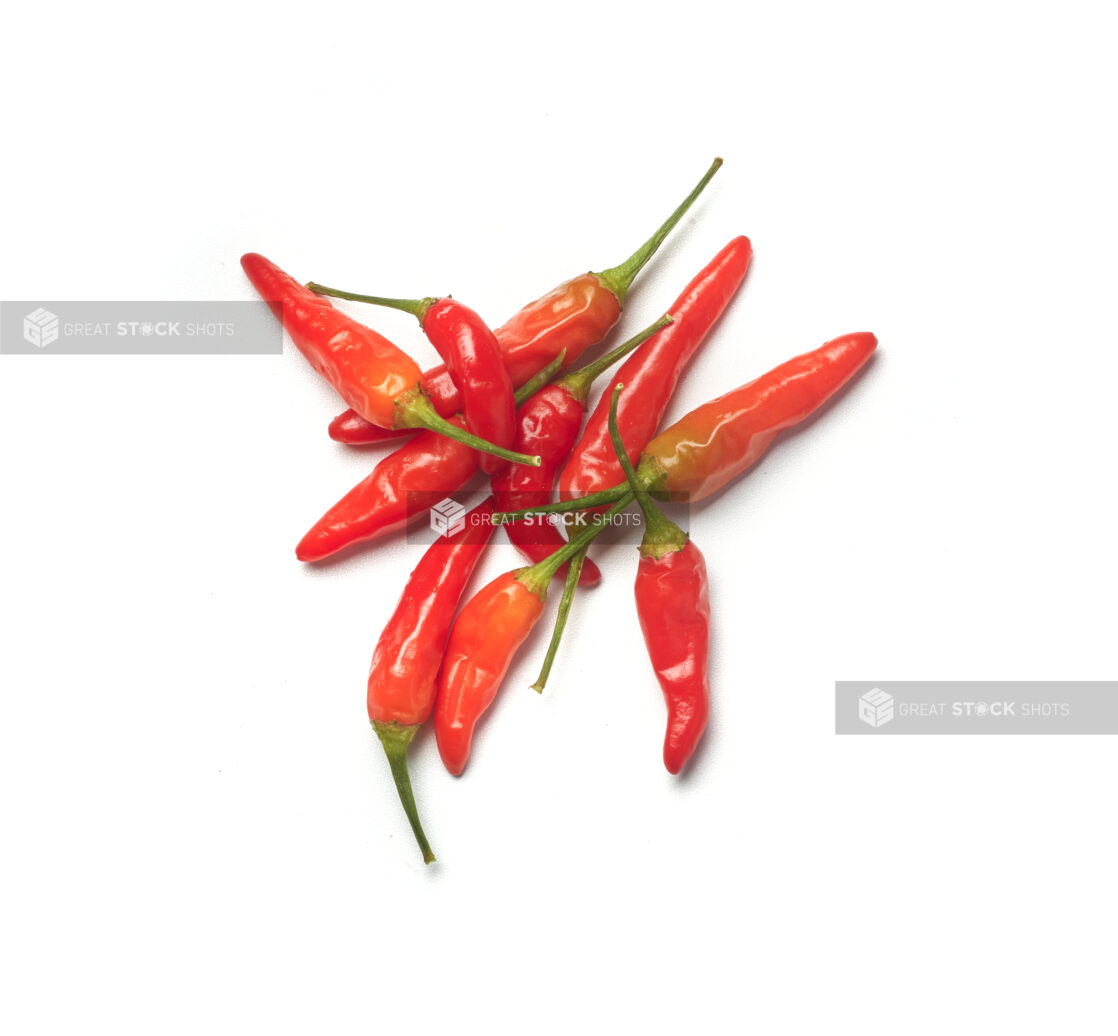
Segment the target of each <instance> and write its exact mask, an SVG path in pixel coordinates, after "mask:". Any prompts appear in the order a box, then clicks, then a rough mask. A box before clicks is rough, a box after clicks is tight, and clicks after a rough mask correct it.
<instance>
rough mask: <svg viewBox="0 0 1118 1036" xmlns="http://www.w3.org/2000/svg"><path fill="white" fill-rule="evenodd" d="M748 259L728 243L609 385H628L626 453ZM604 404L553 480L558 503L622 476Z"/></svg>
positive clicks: (639, 443) (736, 243)
mask: <svg viewBox="0 0 1118 1036" xmlns="http://www.w3.org/2000/svg"><path fill="white" fill-rule="evenodd" d="M752 255H753V248H752V246H751V245H750V243H749V238H747V237H736V238H734V239H733V240H732V241H731V242H730V243H729V244H728V245H726V247H725V248H723V249H722V250H721V251H720V252H719V253H718V254H717V255H716V256H715V257H714V258H713V259H712V260H711V261H710V262H709V263H708V264H707V265H706V266H705V267H704V268H703V269H702V270H701V271H700V272H699V274H698V275H697V276H696V277H694V278H693V279H692V281H691V283H690V284H688V285H687V287H686V288H685V289H684V290H683V293H682V294H681V295H680V296H679V298H678V299H676V301H675V303H674V304H673V305H672V307H671V308H670V309H669V310H668V312H669V313H671V314H672V316H673V317H674V319H675V322H674V323H673V324H672V326H671V327H670V328H668V329H667V330H666V331H664V333H663V334H659V335H657V336H656V337H655V338H654V339H653V340H652V341H650V342H647V343H646V344H645V345H644V346H642V347H641V348H640V349H639V350H638V351H637V352H635V353H634V354H633V355H632V356H630V357H629V359H627V360H626V361H625V363H624V364H623V365H622V366H621V369H620V370H619V371H618V372H617V373H616V374H615V375H614V377H613V383H614V384H615V385H616V384H625V385H628V386H629V390H628V391H627V392H626V393H625V395H624V396H623V397H622V398H621V406H620V410H619V411H618V415H617V423H618V426H619V427H620V429H621V438H622V441H623V442H624V443H625V448H626V449H627V450H628V451H629V452H630V453H637V454H639V453H640V452H641V450H643V449H644V447H645V445H646V444H647V443H648V441H649V440H650V439H651V438H652V436H653V435H655V434H656V429H657V427H658V426H659V424H660V421H661V419H662V418H663V416H664V411H665V410H666V409H667V406H668V402H669V401H670V399H671V397H672V393H673V392H674V391H675V387H676V384H677V382H678V381H679V377H680V375H681V374H682V373H683V368H684V367H685V366H686V365H687V362H688V361H689V360H690V359H691V357H692V356H694V354H695V352H696V350H697V349H698V348H699V346H700V345H702V343H703V341H704V340H705V339H706V337H707V335H708V334H709V332H710V330H711V328H712V327H714V325H715V323H716V322H717V320H718V318H719V317H720V316H721V315H722V312H723V310H725V308H726V306H727V305H728V304H729V302H730V299H731V298H733V296H734V293H735V292H736V291H737V290H738V287H739V286H740V285H741V282H742V280H744V278H745V274H746V271H747V270H748V269H749V261H750V259H751V257H752ZM610 399H611V393H610V391H608V390H607V391H606V392H605V393H604V394H603V396H602V398H601V399H600V400H599V401H598V405H597V406H596V407H595V408H594V412H593V413H592V414H591V415H590V417H589V418H588V420H587V422H586V427H585V428H584V429H583V432H582V437H581V438H580V439H579V440H578V444H577V445H576V446H575V448H574V450H573V451H572V452H571V455H570V457H569V459H568V460H567V463H566V465H565V466H564V468H563V471H562V473H561V474H560V476H559V498H560V499H561V500H569V499H571V498H573V497H581V496H587V495H588V494H590V493H596V492H598V491H599V490H602V489H607V488H609V487H610V486H614V485H616V484H617V483H618V482H619V481H620V480H621V478H622V477H623V472H622V470H621V466H620V465H619V464H618V462H617V457H616V455H615V454H614V452H613V446H612V445H611V443H610V436H609V420H608V419H609V407H610Z"/></svg>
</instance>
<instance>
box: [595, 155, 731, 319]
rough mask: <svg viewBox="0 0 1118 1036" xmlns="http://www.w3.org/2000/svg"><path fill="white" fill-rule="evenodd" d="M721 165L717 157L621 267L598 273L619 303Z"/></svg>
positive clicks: (603, 284) (598, 276)
mask: <svg viewBox="0 0 1118 1036" xmlns="http://www.w3.org/2000/svg"><path fill="white" fill-rule="evenodd" d="M721 165H722V159H721V158H716V159H715V160H714V161H713V162H712V163H711V166H710V168H709V169H708V170H707V171H706V175H705V176H704V177H703V178H702V179H701V180H700V181H699V182H698V183H697V184H696V185H695V189H694V190H693V191H692V192H691V193H690V194H689V195H687V197H686V198H684V199H683V203H682V204H681V205H680V206H679V208H677V209H676V210H675V212H673V213H672V214H671V215H670V216H669V217H668V218H667V219H666V220H665V221H664V222H663V223H662V224H661V225H660V229H659V230H657V231H656V233H655V234H653V235H652V237H650V238H649V239H648V240H647V241H646V242H645V243H644V244H643V245H641V246H640V248H638V249H637V250H636V251H635V252H634V253H633V254H632V255H631V256H629V258H628V259H626V260H625V262H623V263H621V265H620V266H612V267H610V269H608V270H602V272H601V273H597V274H595V275H594V276H596V277H597V278H598V280H599V281H601V282H602V286H603V287H605V288H607V289H608V290H609V291H611V292H612V293H613V294H614V296H615V297H616V298H617V304H618V305H619V306H624V305H625V296H626V294H627V293H628V291H629V288H630V286H631V285H632V283H633V280H634V278H635V277H636V276H637V274H638V273H640V272H641V269H642V268H643V266H644V264H645V263H647V262H648V260H649V259H651V258H652V257H653V256H654V255H655V254H656V249H658V248H659V247H660V245H662V244H663V243H664V238H666V237H667V236H668V235H669V234H670V233H671V232H672V230H673V229H674V228H675V225H676V224H677V223H678V222H679V221H680V220H681V219H683V214H684V213H685V212H686V211H687V210H688V209H689V208H691V206H692V204H693V203H694V201H695V199H696V198H697V197H698V196H699V195H700V194H702V193H703V188H704V187H706V185H707V184H708V183H710V180H711V177H712V176H714V174H715V173H717V172H718V170H719V167H720V166H721Z"/></svg>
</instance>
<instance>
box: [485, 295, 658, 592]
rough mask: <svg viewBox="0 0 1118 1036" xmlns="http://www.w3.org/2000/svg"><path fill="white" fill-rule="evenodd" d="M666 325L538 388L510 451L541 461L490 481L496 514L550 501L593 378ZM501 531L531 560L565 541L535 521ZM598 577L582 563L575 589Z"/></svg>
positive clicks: (519, 421)
mask: <svg viewBox="0 0 1118 1036" xmlns="http://www.w3.org/2000/svg"><path fill="white" fill-rule="evenodd" d="M671 322H672V317H670V316H664V317H662V318H661V319H660V320H658V321H656V323H655V324H653V325H652V326H651V327H647V328H645V330H643V331H642V332H641V333H640V334H638V335H636V336H635V337H633V338H630V339H629V341H627V342H625V343H624V344H622V345H619V346H618V347H617V348H616V349H613V350H611V351H610V352H608V353H606V355H605V356H602V357H600V358H599V359H597V360H595V361H594V362H593V363H589V364H587V365H586V366H585V367H582V368H580V369H579V370H577V371H571V372H570V373H569V374H567V375H565V376H564V377H562V378H560V379H559V380H558V381H556V382H554V383H552V384H550V385H547V386H546V387H545V388H542V389H540V391H539V392H537V393H536V394H535V395H534V396H532V397H531V398H530V399H529V400H527V402H525V404H524V405H523V406H522V407H521V408H520V411H519V412H518V414H517V436H516V441H515V443H514V448H515V449H517V450H519V451H521V452H522V453H538V454H539V456H540V461H541V463H540V466H539V467H538V468H529V467H525V466H524V465H522V464H510V465H509V466H508V467H507V468H506V469H505V471H503V472H501V473H500V474H498V475H495V476H494V477H493V481H492V485H493V492H494V494H495V495H496V498H497V507H498V508H499V509H500V510H502V511H514V510H517V509H519V508H524V507H534V506H537V505H539V504H546V503H547V502H548V501H549V500H550V499H551V494H552V491H553V490H554V488H555V476H556V474H557V472H558V471H559V467H560V465H561V464H562V463H563V462H564V461H565V460H566V459H567V455H568V454H569V453H570V452H571V447H572V446H573V445H574V444H575V440H576V439H577V438H578V433H579V429H580V428H581V427H582V418H583V415H584V414H585V413H586V402H587V399H588V398H589V395H590V388H591V386H592V385H593V383H594V379H595V378H597V377H598V375H600V374H601V373H602V372H603V371H605V370H607V369H608V368H609V367H611V366H612V365H613V364H615V363H616V362H617V361H618V360H620V359H621V358H622V357H623V356H626V355H628V354H629V353H630V352H632V351H633V350H634V349H635V348H637V346H639V345H640V344H641V343H642V342H645V341H646V340H647V339H649V338H651V337H652V336H653V335H655V334H656V333H657V332H658V331H660V330H661V329H662V328H665V327H667V326H668V324H670V323H671ZM505 532H507V533H508V535H509V539H510V540H512V542H513V543H514V544H516V546H517V548H518V549H519V550H520V552H521V554H523V555H524V556H525V557H526V558H528V560H529V561H531V562H537V561H543V560H544V559H545V558H546V557H548V556H550V555H551V554H552V553H554V552H555V551H556V550H558V549H559V548H560V547H562V546H563V544H564V543H565V542H566V540H565V539H564V538H563V536H562V534H561V533H560V532H559V530H558V529H557V528H556V527H555V525H554V524H552V523H551V522H550V521H541V520H539V519H532V518H525V519H523V520H521V521H518V522H509V523H507V524H506V525H505ZM565 569H566V566H564V567H563V569H560V570H559V573H557V574H560V575H563V576H566V571H565ZM601 578H602V575H601V572H599V571H598V566H597V565H595V564H594V562H593V561H590V560H586V561H585V564H584V567H583V569H582V573H581V578H580V585H582V586H593V585H594V584H595V583H597V582H598V581H599V580H600V579H601Z"/></svg>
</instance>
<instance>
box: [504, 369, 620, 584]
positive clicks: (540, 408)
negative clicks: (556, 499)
mask: <svg viewBox="0 0 1118 1036" xmlns="http://www.w3.org/2000/svg"><path fill="white" fill-rule="evenodd" d="M584 413H585V411H584V409H583V404H582V403H579V402H578V400H576V399H575V398H574V396H572V395H571V394H570V392H569V391H567V390H566V389H565V388H564V387H562V386H561V385H548V386H547V387H545V388H543V389H541V390H540V391H539V392H537V393H536V394H535V395H534V396H533V397H532V398H531V399H529V400H528V401H527V402H526V403H525V404H524V406H523V407H521V408H520V412H519V414H518V415H517V418H518V427H517V437H516V442H517V443H534V444H535V446H533V450H534V451H535V452H537V453H538V454H539V457H540V461H541V463H540V466H539V467H538V468H529V467H528V466H527V465H523V464H510V465H509V466H508V468H506V469H505V471H503V472H501V473H500V474H498V475H495V476H494V477H493V480H492V482H491V485H492V488H493V493H494V495H495V497H496V499H497V506H498V508H499V509H500V510H502V511H516V510H520V509H521V508H526V507H539V506H540V505H541V504H546V503H548V501H550V500H551V494H552V491H553V489H554V486H555V476H556V473H557V472H558V470H559V466H560V465H561V464H562V463H563V461H565V460H566V459H567V455H568V454H569V453H570V450H571V447H572V446H573V445H574V443H575V440H576V439H577V438H578V433H579V429H580V428H581V427H582V417H583V414H584ZM515 448H516V449H518V450H519V449H520V446H519V445H518V446H516V447H515ZM525 452H526V451H525ZM504 529H505V532H506V533H507V534H508V537H509V539H510V540H511V541H512V542H513V543H514V544H515V545H516V547H517V549H518V550H519V551H520V553H521V554H523V555H524V556H525V557H526V558H528V560H529V561H531V562H532V563H535V562H537V561H542V560H543V559H544V558H546V557H547V556H548V555H550V554H551V553H553V552H554V551H555V550H557V549H558V548H559V547H561V546H562V545H563V544H564V543H565V542H566V540H565V539H564V537H563V535H562V533H560V531H559V529H558V528H557V527H556V525H555V524H553V523H552V522H551V521H548V520H545V519H539V518H537V519H531V520H530V519H527V518H526V519H522V520H521V521H516V522H508V523H506V524H505V526H504ZM558 574H560V575H562V576H563V577H564V578H565V577H566V574H567V566H566V565H564V566H563V568H562V569H560V570H559V573H558ZM601 578H602V573H601V571H600V570H599V569H598V566H597V565H595V564H594V562H593V561H591V560H590V559H589V558H587V559H586V560H585V561H584V562H583V566H582V572H581V573H580V575H579V580H578V582H579V586H593V585H594V584H596V583H598V582H600V581H601Z"/></svg>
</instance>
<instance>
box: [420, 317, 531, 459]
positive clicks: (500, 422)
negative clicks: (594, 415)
mask: <svg viewBox="0 0 1118 1036" xmlns="http://www.w3.org/2000/svg"><path fill="white" fill-rule="evenodd" d="M422 324H423V332H424V334H426V335H427V338H428V340H429V341H430V342H431V344H432V345H433V346H434V347H435V349H436V350H437V351H438V353H439V355H440V356H441V357H442V358H443V361H444V362H445V363H446V365H447V369H448V370H449V371H450V377H451V380H452V381H453V382H454V384H455V385H456V386H457V387H458V392H459V395H460V396H461V399H462V415H463V417H464V418H465V421H466V428H467V429H469V431H471V432H473V434H474V435H478V436H480V437H481V438H482V439H485V440H487V441H488V442H492V443H496V444H497V445H498V446H503V447H505V449H511V448H512V445H513V442H514V441H515V439H516V406H515V404H514V403H513V398H512V393H513V383H512V379H511V376H510V372H509V371H508V370H507V369H506V367H505V364H504V359H503V357H502V353H501V348H500V346H499V345H498V343H497V339H496V337H495V336H494V334H493V332H492V331H490V330H489V328H488V326H486V323H485V321H484V320H482V319H481V317H480V316H478V315H477V313H475V312H474V311H473V310H472V309H470V308H469V306H464V305H462V303H461V302H458V301H456V300H455V299H451V298H443V299H439V300H437V301H436V302H434V303H432V305H431V306H429V307H428V308H427V310H426V312H425V313H424V315H423V317H422ZM549 362H550V361H549V360H545V361H544V362H543V363H541V364H540V365H539V366H537V367H535V368H533V369H532V370H530V371H527V372H526V373H525V374H524V377H523V379H522V380H524V381H527V379H528V378H530V377H531V376H532V375H533V374H535V373H536V371H538V370H539V369H540V367H544V366H546V365H547V364H548V363H549ZM518 373H519V372H518ZM479 463H480V465H481V470H482V471H484V472H485V473H486V474H487V475H492V474H494V473H495V472H498V471H501V470H503V469H504V468H505V467H507V466H508V462H507V461H503V460H501V459H500V458H498V457H493V456H489V455H485V456H482V457H481V458H480V461H479Z"/></svg>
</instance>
